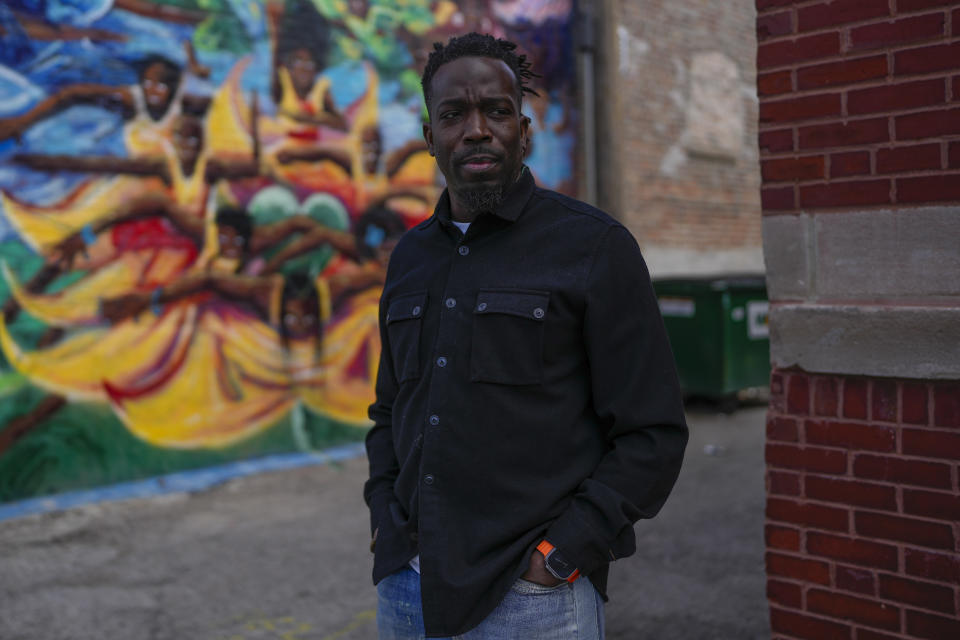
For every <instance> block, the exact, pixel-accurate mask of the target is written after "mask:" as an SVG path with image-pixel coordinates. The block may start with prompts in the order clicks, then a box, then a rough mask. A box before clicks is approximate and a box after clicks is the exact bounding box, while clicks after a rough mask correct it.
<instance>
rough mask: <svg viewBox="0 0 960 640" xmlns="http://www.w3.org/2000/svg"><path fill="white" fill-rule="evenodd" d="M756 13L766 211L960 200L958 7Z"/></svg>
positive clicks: (921, 2)
mask: <svg viewBox="0 0 960 640" xmlns="http://www.w3.org/2000/svg"><path fill="white" fill-rule="evenodd" d="M757 8H758V11H759V14H758V18H757V32H758V39H759V51H758V58H757V68H758V78H757V85H758V92H759V95H760V151H761V167H762V176H763V181H764V187H763V191H762V202H763V209H764V212H765V213H766V214H782V213H787V212H796V211H799V210H801V209H803V210H810V209H832V208H842V207H856V208H858V209H863V208H864V207H873V206H883V207H889V206H891V205H899V206H914V205H919V204H927V203H942V202H951V201H957V200H960V62H958V61H960V3H957V2H945V1H943V0H834V1H833V2H823V1H820V2H810V1H807V2H797V1H795V0H757Z"/></svg>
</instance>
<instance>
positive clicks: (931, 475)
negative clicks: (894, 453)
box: [853, 455, 952, 489]
mask: <svg viewBox="0 0 960 640" xmlns="http://www.w3.org/2000/svg"><path fill="white" fill-rule="evenodd" d="M853 475H854V476H856V477H858V478H867V479H870V480H884V481H886V482H896V483H898V484H907V485H915V486H916V485H919V486H923V487H934V488H939V489H949V488H950V487H951V486H952V481H951V478H950V467H949V465H945V464H940V463H939V462H928V461H926V460H908V459H905V458H894V457H885V456H872V455H858V456H857V457H856V458H854V460H853Z"/></svg>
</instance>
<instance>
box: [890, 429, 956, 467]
mask: <svg viewBox="0 0 960 640" xmlns="http://www.w3.org/2000/svg"><path fill="white" fill-rule="evenodd" d="M902 446H903V452H904V453H905V454H907V455H915V456H927V457H930V458H946V459H947V460H958V459H960V434H956V433H949V432H943V431H925V430H921V429H904V430H903V434H902Z"/></svg>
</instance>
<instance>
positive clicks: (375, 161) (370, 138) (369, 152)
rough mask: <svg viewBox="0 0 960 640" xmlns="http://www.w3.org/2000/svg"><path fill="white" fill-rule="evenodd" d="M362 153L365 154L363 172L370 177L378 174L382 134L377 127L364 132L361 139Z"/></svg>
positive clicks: (368, 128)
mask: <svg viewBox="0 0 960 640" xmlns="http://www.w3.org/2000/svg"><path fill="white" fill-rule="evenodd" d="M360 145H361V153H362V154H363V170H364V171H365V172H366V173H367V174H368V175H369V174H374V173H376V172H377V168H378V166H379V164H380V153H381V152H382V149H381V146H380V132H379V131H378V130H377V128H376V127H375V126H371V127H367V128H366V129H364V130H363V134H362V136H361V138H360Z"/></svg>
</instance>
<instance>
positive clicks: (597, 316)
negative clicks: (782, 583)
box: [364, 169, 687, 637]
mask: <svg viewBox="0 0 960 640" xmlns="http://www.w3.org/2000/svg"><path fill="white" fill-rule="evenodd" d="M380 332H381V339H382V344H383V350H382V356H381V360H380V369H379V375H378V378H377V401H376V403H375V404H373V405H372V406H371V407H370V417H371V418H372V419H373V421H374V423H375V424H374V426H373V428H372V429H371V431H370V433H369V435H368V436H367V452H368V456H369V460H370V480H369V481H368V482H367V484H366V486H365V488H364V496H365V498H366V500H367V504H368V505H369V506H370V512H371V525H372V529H371V530H377V536H376V550H375V560H374V569H373V579H374V582H379V581H380V580H381V579H383V578H384V577H386V576H387V575H389V574H390V573H392V572H394V571H396V570H398V569H400V568H402V567H403V566H404V564H406V563H407V562H408V561H409V560H410V559H411V558H413V557H414V556H415V555H417V553H420V570H421V578H420V581H421V582H420V584H421V591H422V598H423V615H424V622H425V624H426V630H427V636H430V637H437V636H448V635H457V634H461V633H464V632H466V631H467V630H469V629H471V628H473V627H474V626H476V625H477V624H479V623H480V622H481V621H482V620H483V619H484V618H485V617H486V616H487V615H488V614H489V613H490V612H491V611H492V610H493V609H494V608H495V607H496V606H497V604H498V603H499V602H500V601H501V600H502V598H503V596H504V595H505V594H506V592H507V590H508V589H509V588H510V586H511V584H513V582H514V581H515V580H516V579H517V578H518V577H519V576H520V575H521V574H522V573H523V572H524V571H525V570H526V568H527V566H528V562H529V558H530V554H531V553H532V551H533V549H534V548H535V547H536V545H537V543H538V542H539V541H540V540H542V539H543V538H544V537H545V538H546V539H547V540H549V541H550V542H551V543H552V544H553V545H554V546H556V547H557V549H558V551H559V552H561V553H562V554H563V556H564V557H565V558H566V559H567V560H569V561H570V562H572V563H573V564H575V565H576V566H577V567H578V568H579V569H580V571H581V573H582V574H584V575H586V576H587V577H588V578H589V579H590V581H591V582H592V583H593V584H594V586H596V587H597V589H598V590H599V591H600V592H601V593H602V594H604V595H605V591H606V579H607V567H608V563H609V562H610V561H612V560H616V559H617V558H622V557H624V556H628V555H630V554H632V553H633V552H634V550H635V538H634V532H633V526H632V525H633V523H634V522H636V521H637V520H638V519H640V518H650V517H653V516H654V515H655V514H656V513H657V511H658V510H659V509H660V507H661V506H662V505H663V503H664V501H665V500H666V497H667V494H668V493H669V492H670V489H671V488H672V486H673V483H674V481H675V480H676V477H677V474H678V473H679V470H680V464H681V461H682V458H683V450H684V447H685V446H686V441H687V427H686V423H685V421H684V416H683V406H682V402H681V394H680V390H679V384H678V381H677V375H676V371H675V365H674V361H673V357H672V355H671V352H670V346H669V344H668V342H667V338H666V334H665V332H664V329H663V322H662V320H661V318H660V313H659V309H658V307H657V301H656V298H655V297H654V294H653V290H652V287H651V285H650V277H649V274H648V273H647V269H646V266H645V265H644V262H643V259H642V258H641V256H640V250H639V248H638V247H637V243H636V241H635V240H634V239H633V237H632V236H631V235H630V233H629V232H628V231H627V230H626V229H625V228H624V227H623V226H622V225H621V224H619V223H618V222H617V221H615V220H613V219H612V218H610V217H609V216H608V215H606V214H605V213H603V212H601V211H599V210H597V209H594V208H593V207H590V206H588V205H586V204H584V203H582V202H578V201H576V200H573V199H570V198H567V197H565V196H562V195H560V194H557V193H554V192H552V191H547V190H545V189H540V188H538V187H537V186H536V184H535V183H534V180H533V178H532V176H531V175H530V173H529V170H526V169H524V171H523V174H522V176H521V178H520V180H518V182H517V183H516V184H515V185H514V187H513V188H512V189H511V191H510V192H509V193H508V194H507V197H506V199H505V201H504V203H503V205H502V207H501V208H500V210H499V211H497V212H496V213H495V214H491V215H482V216H480V217H478V218H477V219H476V220H475V221H474V223H473V224H472V225H471V226H470V228H469V229H468V231H467V233H466V234H465V235H464V234H462V233H461V232H460V230H459V229H457V228H456V227H455V226H454V225H453V224H452V222H451V220H450V201H449V196H448V194H447V193H446V192H445V193H444V194H443V196H441V199H440V202H439V203H438V205H437V209H436V211H435V213H434V215H433V216H432V217H431V218H429V219H428V220H426V221H425V222H423V223H422V224H420V225H419V226H417V227H415V228H413V229H411V230H410V231H409V232H408V233H407V234H406V235H405V236H404V237H403V238H402V239H401V240H400V243H399V244H398V245H397V247H396V249H394V252H393V255H392V256H391V258H390V265H389V268H388V274H387V284H386V287H385V288H384V292H383V297H382V299H381V307H380Z"/></svg>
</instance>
